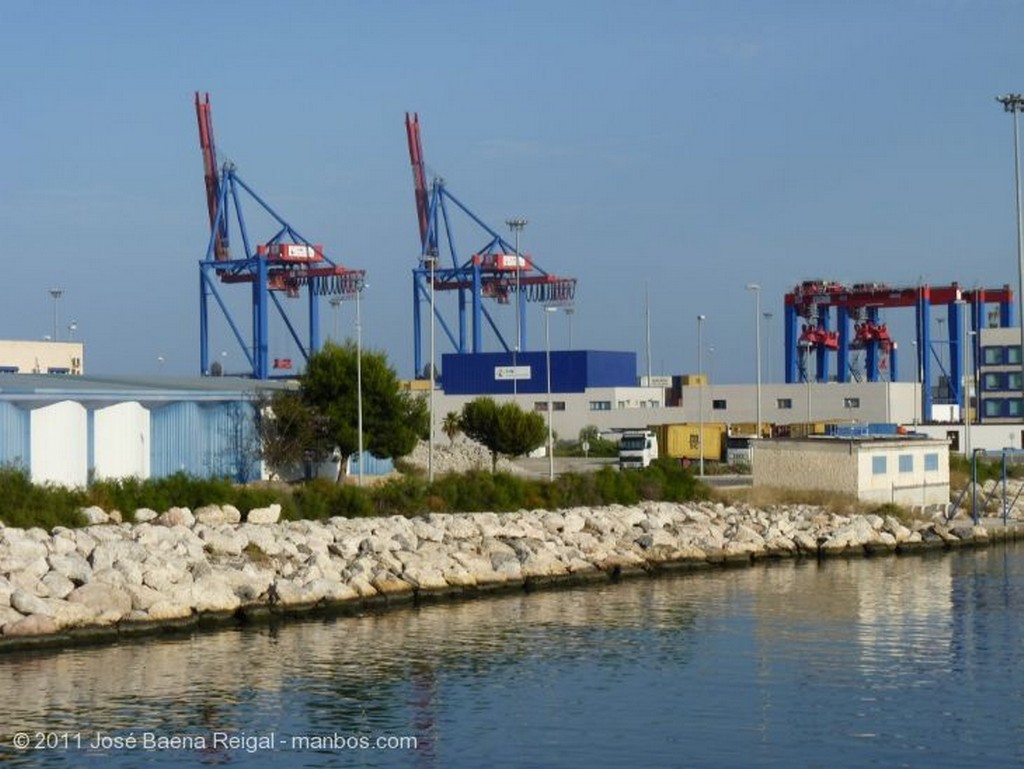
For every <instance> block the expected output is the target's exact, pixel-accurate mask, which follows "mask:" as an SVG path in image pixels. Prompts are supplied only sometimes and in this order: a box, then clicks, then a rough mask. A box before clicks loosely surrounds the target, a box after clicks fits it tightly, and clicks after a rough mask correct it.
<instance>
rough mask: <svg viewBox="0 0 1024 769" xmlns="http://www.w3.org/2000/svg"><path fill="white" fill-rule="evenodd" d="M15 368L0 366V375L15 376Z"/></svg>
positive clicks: (16, 369)
mask: <svg viewBox="0 0 1024 769" xmlns="http://www.w3.org/2000/svg"><path fill="white" fill-rule="evenodd" d="M17 373H18V367H17V366H0V374H17Z"/></svg>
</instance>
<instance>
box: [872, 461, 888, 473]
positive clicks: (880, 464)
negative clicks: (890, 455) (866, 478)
mask: <svg viewBox="0 0 1024 769" xmlns="http://www.w3.org/2000/svg"><path fill="white" fill-rule="evenodd" d="M885 473H886V464H885V457H871V474H872V475H885Z"/></svg>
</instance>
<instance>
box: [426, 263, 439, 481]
mask: <svg viewBox="0 0 1024 769" xmlns="http://www.w3.org/2000/svg"><path fill="white" fill-rule="evenodd" d="M428 258H429V260H430V431H429V434H428V436H427V482H428V483H433V482H434V382H435V381H436V378H435V376H434V268H435V266H436V265H437V259H436V258H435V257H434V256H433V255H432V254H431V255H430V256H429V257H428Z"/></svg>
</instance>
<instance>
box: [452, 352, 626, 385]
mask: <svg viewBox="0 0 1024 769" xmlns="http://www.w3.org/2000/svg"><path fill="white" fill-rule="evenodd" d="M635 385H636V353H634V352H608V351H603V350H552V351H551V392H554V393H582V392H586V390H588V389H590V388H594V387H634V386H635ZM441 387H442V389H443V390H444V393H445V395H501V394H512V393H513V392H519V393H545V392H547V389H548V382H547V354H546V353H545V351H543V350H541V351H539V352H537V351H528V352H520V353H518V354H514V353H511V352H482V353H469V354H458V353H451V354H446V355H442V356H441Z"/></svg>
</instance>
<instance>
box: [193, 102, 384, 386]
mask: <svg viewBox="0 0 1024 769" xmlns="http://www.w3.org/2000/svg"><path fill="white" fill-rule="evenodd" d="M195 106H196V118H197V120H198V122H199V145H200V148H201V149H202V153H203V171H204V175H205V181H206V202H207V207H208V209H209V215H210V239H209V242H208V245H207V248H206V255H205V257H204V258H203V259H202V260H201V261H200V262H199V326H200V341H199V361H200V362H199V366H200V373H201V374H203V375H204V376H205V375H209V374H211V373H214V372H215V370H216V367H211V363H210V299H211V298H212V299H213V302H214V305H215V307H216V308H218V309H219V310H220V311H221V313H222V314H223V316H224V319H225V320H226V322H227V325H228V328H229V329H230V331H231V334H232V335H233V336H234V338H235V340H236V341H237V342H238V346H239V347H240V348H241V350H242V353H243V355H244V356H245V359H246V361H247V363H248V367H249V372H248V375H250V376H252V378H253V379H270V378H272V377H275V376H277V377H288V376H294V374H293V372H292V367H293V363H292V359H291V358H290V357H276V358H274V359H273V360H271V353H270V349H271V348H270V316H271V307H273V308H274V309H275V310H276V311H277V313H278V314H279V316H280V318H281V320H282V321H283V325H284V328H285V329H287V332H288V335H289V336H290V337H291V339H292V340H293V341H294V343H295V345H296V346H297V347H298V350H299V353H300V354H301V355H302V357H303V358H304V359H308V358H309V356H310V355H311V354H312V353H314V352H316V351H317V350H319V349H320V322H319V301H318V300H319V298H320V297H321V296H342V297H351V296H355V295H356V293H357V292H359V291H361V290H362V289H363V285H364V278H365V272H364V271H363V270H351V269H348V268H346V267H343V266H341V265H339V264H337V263H335V262H334V261H332V260H331V259H329V258H327V257H326V256H325V255H324V247H323V246H322V245H319V244H314V243H312V242H310V241H309V240H307V239H306V238H305V237H303V236H302V235H301V234H300V233H299V232H298V231H297V230H295V228H293V227H292V226H291V225H290V224H289V223H288V222H287V221H285V220H284V219H283V218H282V217H281V216H279V215H278V214H277V212H276V211H274V209H272V208H271V207H270V206H269V205H268V204H267V203H266V202H265V201H264V200H263V199H262V198H261V197H260V196H259V195H257V194H256V192H254V191H253V189H252V188H251V187H250V186H249V185H247V184H246V183H245V182H244V181H242V179H241V178H240V177H239V175H238V173H237V171H236V169H235V166H234V165H233V164H232V163H224V164H223V165H222V166H221V167H219V168H218V166H217V150H216V145H215V143H214V139H213V120H212V117H211V110H210V95H209V94H206V95H205V98H203V99H201V98H200V96H199V94H198V93H196V95H195ZM243 201H249V203H250V204H251V205H253V206H256V207H258V208H259V209H260V210H261V211H262V212H263V213H264V214H265V215H266V216H267V217H269V219H270V221H272V222H273V223H274V227H275V231H274V232H273V234H272V235H271V236H270V237H269V238H268V239H266V240H264V241H262V242H258V243H257V242H254V241H253V240H252V239H251V238H250V236H249V232H248V229H247V227H246V219H245V216H244V212H243V205H242V203H243ZM233 229H234V230H237V235H238V238H239V240H240V242H239V241H238V240H236V241H232V238H231V234H232V230H233ZM233 284H243V285H248V286H249V290H250V292H251V309H252V313H251V318H250V327H251V331H250V334H249V335H248V337H249V338H248V339H247V338H246V336H245V335H243V333H242V328H243V325H242V324H241V323H240V322H239V320H238V319H236V318H235V317H234V316H233V315H232V313H231V311H230V309H229V308H228V305H227V303H226V302H225V300H224V296H223V295H222V292H221V288H220V286H225V285H233ZM303 293H305V295H306V308H307V324H308V325H307V333H305V334H303V333H301V332H300V329H299V327H298V324H297V323H296V322H295V321H293V320H292V318H291V317H290V315H289V313H288V312H287V310H286V307H285V304H284V303H283V302H282V301H281V299H280V297H281V296H284V297H285V298H286V299H297V298H300V297H301V296H302V294H303Z"/></svg>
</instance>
